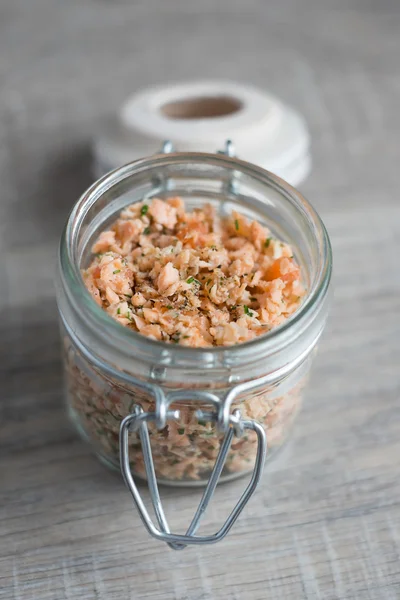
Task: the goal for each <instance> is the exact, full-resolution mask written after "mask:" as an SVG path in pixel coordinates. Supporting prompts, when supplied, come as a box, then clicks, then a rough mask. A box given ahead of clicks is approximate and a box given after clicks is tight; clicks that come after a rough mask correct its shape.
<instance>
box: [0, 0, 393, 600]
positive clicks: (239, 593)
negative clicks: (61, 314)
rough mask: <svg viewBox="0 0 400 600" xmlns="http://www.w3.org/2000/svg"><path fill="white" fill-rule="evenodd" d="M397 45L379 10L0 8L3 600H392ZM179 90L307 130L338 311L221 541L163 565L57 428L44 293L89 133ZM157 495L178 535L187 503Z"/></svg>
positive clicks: (51, 2) (260, 5)
mask: <svg viewBox="0 0 400 600" xmlns="http://www.w3.org/2000/svg"><path fill="white" fill-rule="evenodd" d="M173 7H175V10H174V9H173ZM399 30H400V3H399V2H398V1H397V0H380V2H373V1H372V0H371V1H369V0H336V1H335V0H324V1H322V0H302V1H301V2H299V1H298V0H279V1H278V0H276V1H274V2H265V1H263V0H243V1H242V2H239V1H228V0H224V1H223V2H222V1H221V2H215V1H214V0H202V1H201V2H199V1H196V2H194V1H192V0H187V1H185V2H181V3H180V2H178V0H174V1H173V2H169V3H168V2H162V1H161V0H159V1H157V0H138V1H136V2H133V1H130V0H120V1H118V0H115V1H112V0H109V1H106V0H103V1H100V0H98V1H94V0H69V1H68V2H61V0H58V1H55V0H36V1H35V2H31V1H30V0H2V2H1V3H0V182H1V188H0V189H1V191H0V234H1V235H0V250H1V254H0V256H1V260H0V307H1V325H0V354H1V357H0V373H1V385H0V390H1V391H0V394H1V400H0V415H1V424H0V540H1V542H0V598H1V599H7V600H9V599H10V600H11V599H13V600H28V599H38V600H50V599H51V600H78V599H79V600H92V599H98V600H113V599H118V600H120V599H121V600H127V599H142V598H143V599H144V598H149V599H152V600H170V599H174V600H186V599H187V600H214V599H223V600H226V599H235V600H237V599H244V600H258V599H260V600H261V599H275V598H277V599H285V598H288V599H294V600H301V599H303V598H310V599H313V598H323V599H357V600H358V599H374V600H375V599H385V600H386V599H389V600H395V599H398V598H400V393H399V379H400V269H399V260H398V257H399V255H400V252H399V251H400V244H399V239H400V197H399V184H398V179H399V171H400V160H399V159H400V150H399V132H400V68H399V56H400V35H399ZM188 77H189V78H201V77H203V78H204V77H226V78H231V79H243V80H244V81H247V82H251V83H254V84H257V85H260V86H263V87H266V88H269V89H271V90H272V91H274V92H275V93H276V94H277V95H279V96H281V97H282V98H283V99H284V100H286V101H287V102H288V103H291V104H292V105H293V106H295V107H297V108H298V109H299V110H300V111H301V112H302V113H303V114H304V115H305V117H306V119H307V121H308V124H309V126H310V129H311V134H312V143H313V145H312V153H313V160H314V165H313V171H312V174H311V176H310V177H309V179H308V180H307V182H306V183H305V184H304V185H303V186H302V191H303V192H304V193H305V194H306V196H307V197H308V198H309V199H310V200H311V201H312V202H313V203H314V205H315V206H316V207H317V209H318V210H319V211H320V214H321V215H322V217H323V219H324V220H325V223H326V225H327V227H328V229H329V232H330V235H331V238H332V242H333V248H334V257H335V290H336V291H335V302H334V306H333V309H332V316H331V319H330V323H329V326H328V330H327V333H326V335H325V337H324V340H323V343H322V344H321V348H320V353H319V356H318V358H317V361H316V365H315V369H314V373H313V379H312V384H311V389H310V393H309V397H308V402H307V403H306V406H305V408H304V410H303V412H302V414H301V416H300V418H299V420H298V425H297V426H296V428H295V432H294V435H293V438H292V440H291V442H290V444H289V445H288V446H287V447H286V448H285V450H284V451H283V452H282V453H281V454H280V455H279V457H278V458H277V459H276V460H275V461H274V462H273V464H271V466H270V467H269V468H268V470H267V472H266V474H265V477H264V478H263V482H262V485H261V489H260V490H259V491H258V493H257V494H256V495H255V497H254V498H253V500H252V502H251V504H249V505H248V507H247V508H246V510H245V512H244V513H243V515H242V516H241V518H240V520H239V521H238V523H237V525H236V527H235V528H234V530H233V531H232V533H231V534H230V535H229V536H228V538H227V539H226V540H225V541H224V542H222V543H220V544H217V545H215V546H212V547H204V548H197V549H196V548H191V549H189V550H186V551H184V552H173V551H170V550H168V549H167V548H166V547H164V545H161V544H160V543H157V542H156V541H154V540H153V539H151V538H149V537H148V536H147V534H146V533H145V532H144V530H143V527H142V525H141V523H140V522H139V518H138V516H137V514H136V513H135V510H134V508H133V506H132V502H131V499H130V497H129V495H128V493H127V491H126V489H125V488H124V486H123V484H122V482H121V481H120V479H119V478H118V477H117V476H116V475H114V474H112V473H110V472H108V471H107V470H105V469H104V468H103V467H102V466H101V465H100V464H99V463H98V462H97V460H96V459H95V458H94V457H93V456H92V455H91V453H90V451H89V448H88V447H87V446H86V445H85V444H84V443H82V442H81V441H80V440H79V439H78V438H77V436H76V435H75V433H74V431H73V430H72V429H71V428H70V426H69V424H68V422H67V420H66V417H65V415H64V412H63V407H62V394H61V368H60V358H59V339H58V330H57V315H56V308H55V302H54V291H53V273H54V264H55V254H56V246H57V241H58V238H59V235H60V229H61V227H62V224H63V223H64V220H65V218H66V215H67V213H68V211H69V209H70V208H71V206H72V204H73V203H74V202H75V200H76V199H77V197H78V195H79V194H80V192H82V191H83V190H84V188H85V187H86V186H87V185H88V184H89V182H90V180H91V177H90V171H89V165H90V153H89V143H90V137H91V134H92V132H93V131H94V130H95V128H96V125H97V123H98V121H99V119H101V118H102V117H103V116H104V115H105V114H106V113H107V112H108V111H109V110H111V109H112V108H113V107H114V106H116V105H117V104H118V103H120V102H122V100H123V99H124V98H125V96H126V95H128V94H129V93H130V92H131V91H133V90H135V89H137V88H138V87H141V86H144V85H147V84H150V83H157V82H168V81H171V80H173V81H175V80H182V79H185V78H188ZM242 486H243V482H240V481H239V482H237V483H231V484H227V485H224V486H222V487H221V488H220V489H219V490H218V493H217V498H216V501H215V502H214V504H213V506H212V508H211V511H210V518H209V526H210V529H215V528H216V527H217V526H218V524H219V523H220V522H221V520H222V519H223V518H224V516H225V514H226V511H227V510H228V507H229V506H230V505H231V504H232V503H233V502H234V501H235V499H236V498H237V496H238V494H239V492H240V490H241V488H242ZM164 496H165V504H166V511H167V514H169V515H171V517H170V519H171V525H172V527H173V528H174V529H175V530H176V529H177V528H179V527H183V524H185V523H187V522H188V521H189V519H190V516H191V514H192V512H193V509H194V505H195V501H196V498H197V492H194V491H181V490H164Z"/></svg>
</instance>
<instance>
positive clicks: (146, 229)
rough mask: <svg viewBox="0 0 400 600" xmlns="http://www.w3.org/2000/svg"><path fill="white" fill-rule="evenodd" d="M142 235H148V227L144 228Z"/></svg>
mask: <svg viewBox="0 0 400 600" xmlns="http://www.w3.org/2000/svg"><path fill="white" fill-rule="evenodd" d="M143 233H144V235H149V233H150V227H146V228H145V229H144V230H143Z"/></svg>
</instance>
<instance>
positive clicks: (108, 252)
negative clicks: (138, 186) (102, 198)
mask: <svg viewBox="0 0 400 600" xmlns="http://www.w3.org/2000/svg"><path fill="white" fill-rule="evenodd" d="M92 251H93V254H94V256H93V258H92V261H91V264H90V265H89V267H88V268H87V269H85V270H84V271H83V278H84V281H85V284H86V287H87V289H88V290H89V292H90V293H91V294H92V296H93V298H94V300H95V301H96V302H97V303H98V304H99V306H101V307H102V308H103V309H104V310H105V311H107V313H108V314H109V315H111V317H113V318H114V319H116V320H117V321H118V322H119V323H120V324H121V325H123V326H125V327H129V328H131V329H133V330H134V331H137V332H139V333H141V334H142V335H145V336H148V337H150V338H152V339H154V340H159V341H164V342H169V343H175V344H181V345H184V346H191V347H209V346H229V345H232V344H238V343H242V342H246V341H248V340H251V339H253V338H255V337H257V336H259V335H262V334H265V333H266V332H268V331H269V330H270V329H272V328H273V327H276V326H277V325H279V324H281V323H282V322H283V321H285V320H286V319H287V318H288V317H289V316H290V315H291V314H292V313H293V312H294V311H296V309H297V308H298V307H299V305H300V303H301V300H302V297H303V296H304V293H305V292H304V286H303V284H302V281H301V272H300V268H299V266H298V264H297V263H296V261H295V259H294V257H293V253H292V249H291V247H290V246H289V245H288V244H286V243H284V242H282V241H280V240H278V239H276V238H275V237H273V236H272V235H271V232H270V231H269V230H268V229H267V228H266V227H264V226H262V225H261V224H260V223H258V222H257V221H249V220H248V219H247V218H246V217H245V216H243V215H242V214H240V213H238V212H236V211H232V214H231V215H230V216H228V217H221V216H219V215H218V213H217V211H216V210H215V208H214V207H213V206H212V205H211V204H207V205H205V206H203V207H202V208H195V209H194V210H193V211H191V212H189V211H186V209H185V204H184V202H183V200H182V199H181V198H179V197H173V198H169V199H167V200H161V199H158V198H154V199H153V200H151V201H149V202H146V201H144V202H141V203H136V204H132V205H130V206H128V207H127V208H125V209H124V210H123V211H122V212H121V214H120V216H119V218H118V219H117V220H116V221H115V223H114V224H113V225H112V227H111V228H110V229H109V230H107V231H103V232H102V233H100V235H99V237H98V239H97V241H96V242H95V244H94V245H93V248H92Z"/></svg>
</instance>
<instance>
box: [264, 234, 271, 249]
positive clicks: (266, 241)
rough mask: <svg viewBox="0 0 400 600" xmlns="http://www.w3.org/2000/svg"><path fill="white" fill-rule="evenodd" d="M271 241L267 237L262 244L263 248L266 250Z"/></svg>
mask: <svg viewBox="0 0 400 600" xmlns="http://www.w3.org/2000/svg"><path fill="white" fill-rule="evenodd" d="M271 240H272V238H270V237H269V238H267V239H266V240H265V242H264V246H265V247H266V248H268V246H269V245H270V243H271Z"/></svg>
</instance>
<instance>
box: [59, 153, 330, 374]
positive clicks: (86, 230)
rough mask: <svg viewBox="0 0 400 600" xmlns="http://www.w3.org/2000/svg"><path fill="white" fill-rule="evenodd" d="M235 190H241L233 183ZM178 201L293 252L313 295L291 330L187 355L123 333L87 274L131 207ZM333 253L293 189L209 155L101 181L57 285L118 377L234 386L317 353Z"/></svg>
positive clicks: (76, 225)
mask: <svg viewBox="0 0 400 600" xmlns="http://www.w3.org/2000/svg"><path fill="white" fill-rule="evenodd" d="M233 182H234V185H232V183H233ZM171 193H173V194H174V195H182V196H183V197H184V198H185V199H189V198H190V200H189V202H190V201H193V203H194V204H195V205H198V203H199V202H200V203H201V202H205V201H212V202H214V203H215V204H216V205H217V206H218V205H219V206H220V207H222V208H223V209H224V210H225V211H226V210H230V209H232V208H233V209H237V210H238V211H240V212H242V213H244V214H245V215H248V216H249V217H251V218H253V219H256V220H259V221H260V222H263V223H266V224H267V225H268V226H269V227H270V228H271V229H272V231H273V232H275V233H276V235H277V237H282V238H284V239H285V240H286V241H288V242H289V243H290V244H291V245H292V247H293V248H294V252H295V255H296V258H297V259H298V260H299V262H300V264H301V266H302V268H303V272H304V274H305V279H306V281H305V283H306V286H307V296H306V298H305V300H304V302H303V304H302V306H301V307H300V308H299V310H298V311H297V312H296V313H295V314H294V315H293V316H292V317H291V318H289V319H288V320H287V321H286V322H285V323H284V324H283V325H281V326H279V327H277V328H276V329H273V330H271V331H270V332H269V333H267V334H265V335H263V336H260V337H258V338H256V339H254V340H252V341H249V342H246V343H243V344H240V345H236V346H229V347H213V348H187V347H182V346H179V345H171V344H167V343H164V342H158V341H153V340H151V339H149V338H146V337H144V336H142V335H140V334H138V333H136V332H133V331H132V330H130V329H127V328H123V327H121V326H120V325H119V324H118V323H117V322H116V321H114V320H113V319H112V318H111V317H110V316H109V315H108V314H107V313H106V312H105V311H103V310H102V309H101V308H100V307H99V306H98V305H97V304H96V303H95V302H94V301H93V300H92V298H91V296H90V295H89V293H88V292H87V290H86V288H85V286H84V283H83V279H82V277H81V273H80V270H81V268H82V267H83V266H85V261H86V262H87V260H88V257H89V254H90V247H91V244H92V242H93V240H94V238H95V237H96V235H97V234H98V232H99V231H100V230H101V229H104V227H105V226H106V224H107V223H109V222H111V221H112V220H114V219H115V218H116V216H117V215H118V213H119V212H120V210H121V209H122V208H123V207H124V206H125V205H127V204H131V203H132V202H135V201H141V200H142V199H143V197H148V198H151V197H154V196H166V195H170V194H171ZM330 276H331V249H330V243H329V239H328V236H327V233H326V230H325V228H324V226H323V224H322V222H321V220H320V218H319V216H318V215H317V214H316V212H315V211H314V209H313V208H312V207H311V206H310V205H309V204H308V202H307V201H306V200H305V199H304V198H303V197H302V196H301V195H300V194H299V193H298V192H297V191H296V190H294V189H293V188H292V187H291V186H289V185H288V184H286V183H285V182H283V181H282V180H281V179H279V178H278V177H276V176H275V175H272V174H271V173H268V172H267V171H265V170H263V169H261V168H258V167H255V166H254V165H251V164H249V163H245V162H243V161H240V160H238V159H234V158H227V157H225V156H218V155H213V154H203V153H175V154H169V155H161V156H160V155H159V156H154V157H151V158H147V159H142V160H139V161H135V162H134V163H130V164H128V165H126V166H124V167H121V168H120V169H117V170H116V171H113V172H112V173H110V174H108V175H106V176H105V177H103V178H102V179H100V180H99V181H98V182H96V183H95V184H94V185H93V186H92V187H91V188H90V189H89V190H88V191H87V192H86V193H85V194H84V195H83V196H82V197H81V199H80V200H79V201H78V203H77V204H76V206H75V207H74V209H73V211H72V213H71V215H70V218H69V220H68V223H67V226H66V228H65V231H64V233H63V236H62V240H61V245H60V269H59V277H58V283H57V291H58V302H59V308H60V313H61V317H62V319H63V321H64V323H65V326H66V328H67V330H69V332H70V334H71V336H72V337H74V338H75V339H76V342H77V343H78V344H80V345H81V347H82V348H83V349H85V351H86V352H87V353H89V354H92V355H93V357H95V358H96V360H100V361H101V362H103V363H105V364H108V365H111V366H112V368H115V371H116V373H117V372H121V371H123V372H125V373H127V374H128V375H129V374H132V375H133V376H139V377H146V378H148V377H152V378H156V379H158V380H163V381H165V382H166V383H170V384H171V385H174V384H178V383H179V381H180V380H182V376H184V378H185V383H186V384H187V383H189V382H191V383H193V385H197V384H204V380H205V379H207V380H208V381H213V382H217V381H220V382H221V383H227V384H230V383H234V382H238V381H244V380H246V379H249V378H255V377H260V376H262V375H265V374H268V373H270V374H271V381H274V380H276V379H279V378H281V377H282V376H283V374H284V373H286V372H290V370H292V369H293V368H295V366H296V365H297V364H298V363H299V361H302V360H304V358H305V357H306V356H307V355H308V354H309V352H310V351H311V350H312V348H313V347H314V346H315V344H316V342H317V340H318V338H319V336H320V334H321V331H322V329H323V326H324V323H325V319H326V312H327V292H328V287H329V282H330Z"/></svg>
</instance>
